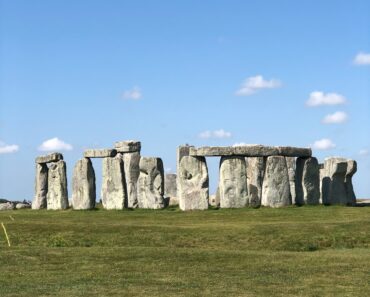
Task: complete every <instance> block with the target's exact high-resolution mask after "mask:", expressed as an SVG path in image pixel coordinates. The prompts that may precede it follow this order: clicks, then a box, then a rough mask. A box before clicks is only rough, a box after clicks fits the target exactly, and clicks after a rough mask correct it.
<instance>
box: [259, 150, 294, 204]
mask: <svg viewBox="0 0 370 297" xmlns="http://www.w3.org/2000/svg"><path fill="white" fill-rule="evenodd" d="M261 204H262V205H263V206H270V207H281V206H287V205H291V204H292V196H291V194H290V183H289V173H288V166H287V163H286V159H285V157H284V156H270V157H267V159H266V165H265V174H264V177H263V183H262V199H261Z"/></svg>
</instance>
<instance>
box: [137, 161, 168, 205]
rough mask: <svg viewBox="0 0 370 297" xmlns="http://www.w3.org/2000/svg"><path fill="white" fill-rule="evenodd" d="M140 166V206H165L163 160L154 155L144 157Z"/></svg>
mask: <svg viewBox="0 0 370 297" xmlns="http://www.w3.org/2000/svg"><path fill="white" fill-rule="evenodd" d="M139 167H140V175H139V179H138V202H139V208H149V209H160V208H164V207H165V201H164V197H163V194H164V170H163V162H162V160H161V159H160V158H154V157H142V158H141V159H140V165H139Z"/></svg>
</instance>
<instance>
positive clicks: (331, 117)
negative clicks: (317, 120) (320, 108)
mask: <svg viewBox="0 0 370 297" xmlns="http://www.w3.org/2000/svg"><path fill="white" fill-rule="evenodd" d="M347 119H348V115H347V114H346V113H345V112H344V111H337V112H334V113H333V114H328V115H326V116H325V117H324V118H323V120H322V121H321V122H322V123H323V124H343V123H345V122H346V121H347Z"/></svg>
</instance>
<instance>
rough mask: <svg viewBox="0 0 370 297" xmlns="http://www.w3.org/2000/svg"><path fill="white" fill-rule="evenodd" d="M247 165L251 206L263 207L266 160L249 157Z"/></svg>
mask: <svg viewBox="0 0 370 297" xmlns="http://www.w3.org/2000/svg"><path fill="white" fill-rule="evenodd" d="M246 164H247V184H248V195H249V203H248V204H249V206H251V207H259V206H261V199H262V182H263V176H264V174H265V165H266V159H265V158H264V157H248V158H246Z"/></svg>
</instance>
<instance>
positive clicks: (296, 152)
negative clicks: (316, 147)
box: [277, 146, 312, 158]
mask: <svg viewBox="0 0 370 297" xmlns="http://www.w3.org/2000/svg"><path fill="white" fill-rule="evenodd" d="M277 148H278V150H279V153H278V155H279V156H285V157H307V158H308V157H311V156H312V150H311V148H307V147H293V146H278V147H277Z"/></svg>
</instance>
